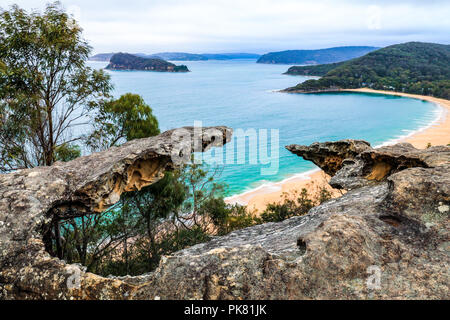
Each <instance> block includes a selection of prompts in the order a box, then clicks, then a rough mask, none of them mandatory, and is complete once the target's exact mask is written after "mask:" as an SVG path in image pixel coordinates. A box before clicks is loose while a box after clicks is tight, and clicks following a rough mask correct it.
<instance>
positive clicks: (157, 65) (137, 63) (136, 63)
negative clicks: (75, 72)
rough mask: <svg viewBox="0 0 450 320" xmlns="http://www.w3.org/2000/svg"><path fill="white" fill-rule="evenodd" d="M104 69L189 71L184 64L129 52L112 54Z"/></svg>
mask: <svg viewBox="0 0 450 320" xmlns="http://www.w3.org/2000/svg"><path fill="white" fill-rule="evenodd" d="M106 69H109V70H142V71H159V72H189V69H188V68H187V66H185V65H179V66H177V65H175V64H173V63H170V62H167V61H165V60H162V59H158V58H143V57H138V56H135V55H132V54H129V53H116V54H114V55H113V56H112V57H111V59H110V61H109V64H108V66H106Z"/></svg>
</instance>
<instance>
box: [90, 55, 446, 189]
mask: <svg viewBox="0 0 450 320" xmlns="http://www.w3.org/2000/svg"><path fill="white" fill-rule="evenodd" d="M90 64H91V66H94V67H103V66H105V63H94V62H92V63H90ZM183 64H186V65H187V66H188V68H189V69H190V70H191V71H192V72H189V73H160V72H140V71H108V72H109V73H110V74H111V77H112V81H113V83H114V85H115V95H117V96H119V95H121V94H123V93H126V92H133V93H138V94H140V95H142V96H143V97H144V99H145V101H146V102H147V103H148V104H149V105H150V106H151V107H152V109H153V112H154V114H155V115H156V117H157V118H158V121H159V124H160V128H161V131H165V130H168V129H171V128H176V127H181V126H192V125H194V121H202V123H203V125H204V126H213V125H226V126H229V127H231V128H234V129H236V128H241V129H244V130H246V129H251V128H254V129H256V130H258V129H278V130H279V170H278V171H277V172H276V173H275V174H272V175H262V174H261V168H264V167H266V168H267V167H269V165H267V164H266V165H264V164H250V163H249V161H246V163H244V164H225V165H224V167H223V171H222V174H221V176H220V177H219V179H220V180H221V181H223V182H225V183H226V184H228V195H233V194H238V193H241V192H243V191H247V190H249V189H252V188H255V187H258V186H260V185H262V184H264V183H267V182H276V181H281V180H284V179H286V178H288V177H290V176H292V175H294V174H297V173H301V172H305V171H308V170H311V169H314V168H315V166H314V165H313V164H312V163H311V162H308V161H304V160H303V159H301V158H299V157H297V156H295V155H292V154H291V153H289V152H288V151H286V150H285V149H284V146H285V145H288V144H293V143H296V144H310V143H312V142H315V141H329V140H338V139H345V138H353V139H364V140H367V141H369V142H370V143H371V144H372V145H380V144H382V143H385V142H387V141H389V140H392V139H397V138H399V137H401V136H404V135H407V134H409V133H411V132H413V131H415V130H418V129H420V128H422V127H424V126H426V125H427V124H429V123H430V122H432V121H433V120H434V119H435V118H436V117H437V112H439V109H438V107H437V106H435V105H434V104H432V103H429V102H425V101H420V100H416V99H409V98H403V97H395V96H386V95H378V94H363V93H322V94H287V93H280V92H274V90H278V89H283V88H286V87H289V86H293V85H295V84H297V83H299V82H301V81H304V80H306V79H308V78H306V77H301V76H287V75H282V73H283V72H285V71H286V70H287V68H288V67H289V66H286V65H266V64H256V63H255V61H254V60H231V61H187V62H183ZM269 135H270V134H269ZM216 152H217V151H216ZM269 153H270V150H269ZM247 160H248V159H247Z"/></svg>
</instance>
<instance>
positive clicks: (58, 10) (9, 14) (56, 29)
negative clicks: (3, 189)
mask: <svg viewBox="0 0 450 320" xmlns="http://www.w3.org/2000/svg"><path fill="white" fill-rule="evenodd" d="M90 52H91V47H90V46H89V44H88V43H87V41H86V40H84V39H83V37H82V29H81V28H80V26H79V25H78V24H77V22H76V21H75V20H73V19H72V18H71V17H70V16H69V15H68V14H67V13H65V12H64V10H63V8H62V6H61V5H60V4H59V3H58V2H55V3H54V4H49V5H47V7H46V9H45V11H44V12H42V13H40V12H37V11H33V12H30V13H28V12H26V11H25V10H23V9H21V8H19V7H18V6H17V5H14V6H12V7H11V8H10V10H2V11H0V125H1V127H0V170H1V171H3V172H6V171H11V170H17V169H21V168H28V167H34V166H38V165H51V164H52V163H54V162H55V161H56V160H70V158H73V157H76V156H78V155H79V154H80V150H79V147H78V148H77V147H76V145H80V144H81V140H82V139H83V138H84V137H83V135H82V134H81V132H83V131H85V130H77V129H76V127H77V126H78V127H81V126H83V125H86V123H87V122H88V120H89V117H88V115H89V114H92V113H93V112H94V113H95V112H96V111H98V110H99V109H100V108H101V107H102V105H103V104H104V103H105V101H109V100H110V99H111V89H112V86H111V82H110V78H109V76H108V75H107V74H106V73H105V72H103V71H102V70H93V69H92V68H90V67H88V66H87V65H86V61H87V59H88V57H89V54H90Z"/></svg>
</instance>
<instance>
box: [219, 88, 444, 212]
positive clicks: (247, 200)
mask: <svg viewBox="0 0 450 320" xmlns="http://www.w3.org/2000/svg"><path fill="white" fill-rule="evenodd" d="M341 91H351V92H365V93H381V94H389V95H397V96H403V97H409V98H415V99H420V100H425V101H429V102H432V103H436V104H438V105H439V106H440V107H441V108H442V110H443V112H442V113H441V116H440V118H439V119H437V120H436V121H434V122H433V123H432V124H431V125H430V126H428V127H426V128H425V129H423V130H419V131H417V132H415V133H413V134H412V135H410V136H408V137H406V138H404V139H399V140H397V141H395V142H393V143H396V142H400V141H402V142H409V143H411V144H412V145H413V146H415V147H416V148H426V147H427V145H428V144H431V145H433V146H436V145H447V144H449V143H450V116H449V115H448V113H449V111H450V100H446V99H440V98H434V97H428V96H421V95H416V94H408V93H398V92H392V91H381V90H372V89H365V88H362V89H346V90H341ZM328 180H329V177H328V176H327V175H326V174H325V173H324V172H323V171H322V170H320V169H317V170H314V171H311V172H309V173H306V174H303V175H298V176H295V177H292V178H289V179H286V180H284V181H281V182H278V183H273V184H270V185H268V186H267V187H266V186H264V187H260V188H257V189H254V190H251V191H248V192H245V193H243V194H240V195H236V196H233V197H230V198H227V199H226V201H227V202H228V203H239V204H241V205H247V206H248V208H249V209H250V210H256V211H257V212H259V213H260V212H262V211H263V210H264V209H265V208H266V206H267V205H268V204H269V203H273V202H280V201H282V200H283V198H284V195H286V194H287V195H289V194H291V195H292V194H294V193H295V192H296V191H297V192H299V191H300V190H301V189H303V188H306V189H307V190H308V192H309V194H310V195H312V196H313V197H314V196H315V195H316V194H317V192H318V191H319V190H320V189H321V188H322V187H325V188H326V189H327V190H329V191H330V192H331V193H332V194H333V196H339V195H340V194H341V192H340V191H338V190H335V189H333V188H331V187H330V186H329V185H328V183H327V181H328Z"/></svg>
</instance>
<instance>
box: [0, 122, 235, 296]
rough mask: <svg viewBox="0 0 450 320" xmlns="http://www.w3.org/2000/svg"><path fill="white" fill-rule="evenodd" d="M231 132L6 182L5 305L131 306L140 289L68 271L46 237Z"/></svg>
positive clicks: (140, 146) (0, 225)
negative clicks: (108, 302)
mask: <svg viewBox="0 0 450 320" xmlns="http://www.w3.org/2000/svg"><path fill="white" fill-rule="evenodd" d="M231 134H232V131H231V129H229V128H227V127H207V128H193V127H185V128H180V129H175V130H170V131H166V132H164V133H162V134H160V135H158V136H155V137H150V138H145V139H138V140H133V141H130V142H128V143H125V144H124V145H122V146H120V147H112V148H110V149H108V150H106V151H103V152H98V153H94V154H91V155H89V156H84V157H80V158H77V159H75V160H73V161H70V162H57V163H55V164H54V165H52V166H50V167H36V168H33V169H26V170H19V171H17V172H13V173H10V174H3V175H0V298H3V299H17V298H23V299H73V298H78V299H126V298H127V297H129V296H130V294H131V291H133V289H134V288H135V287H136V285H131V284H128V283H126V282H124V281H121V280H118V279H109V278H103V277H100V276H97V275H94V274H91V273H87V272H85V271H84V268H83V267H82V266H80V265H67V264H66V263H65V262H64V261H61V260H59V259H57V258H54V257H52V256H51V255H50V254H49V253H48V252H47V251H46V250H45V245H44V242H43V234H45V233H46V230H47V229H49V228H50V226H51V222H52V220H53V218H54V215H56V214H57V215H58V217H59V218H69V217H71V216H73V215H77V216H80V215H86V214H95V213H96V212H102V211H103V210H105V209H107V208H108V207H110V206H111V205H113V204H114V203H116V202H117V201H118V200H119V199H120V195H121V194H122V193H123V192H127V191H133V190H140V189H141V188H142V187H144V186H147V185H150V184H152V183H154V182H156V181H158V180H159V179H161V178H162V177H163V175H164V172H165V171H166V170H168V169H172V168H173V167H174V166H177V165H179V164H181V163H182V160H186V158H187V159H189V158H190V155H191V152H192V151H205V150H207V149H208V148H210V147H213V146H222V145H223V144H225V143H227V142H228V141H229V140H230V139H231Z"/></svg>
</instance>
